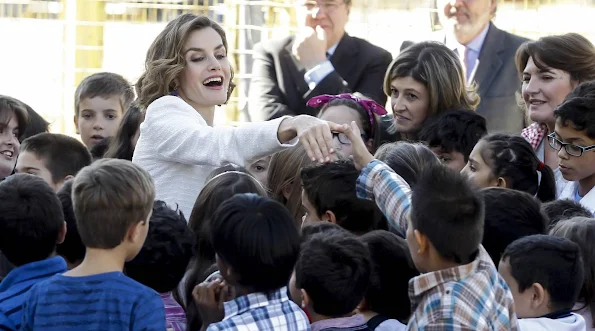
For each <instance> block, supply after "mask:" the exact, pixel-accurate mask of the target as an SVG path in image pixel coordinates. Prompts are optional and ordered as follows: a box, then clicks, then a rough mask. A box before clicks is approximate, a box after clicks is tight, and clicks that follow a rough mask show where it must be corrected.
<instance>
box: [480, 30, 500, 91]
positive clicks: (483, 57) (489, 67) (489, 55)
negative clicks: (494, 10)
mask: <svg viewBox="0 0 595 331" xmlns="http://www.w3.org/2000/svg"><path fill="white" fill-rule="evenodd" d="M503 38H504V34H503V33H502V31H500V30H498V28H496V27H495V26H494V25H493V24H492V23H490V28H489V30H488V34H487V35H486V39H485V41H484V43H483V46H482V47H481V53H479V67H478V68H477V72H476V73H475V79H474V80H475V82H476V83H477V84H478V85H479V94H480V95H483V94H484V93H485V92H486V91H488V90H489V89H490V86H491V85H492V82H493V81H494V78H495V77H496V74H497V73H498V72H499V71H500V69H501V67H502V64H503V61H502V58H501V53H502V51H503V50H505V49H506V46H507V45H503Z"/></svg>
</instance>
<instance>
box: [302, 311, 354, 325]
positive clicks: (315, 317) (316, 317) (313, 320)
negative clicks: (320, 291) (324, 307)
mask: <svg viewBox="0 0 595 331" xmlns="http://www.w3.org/2000/svg"><path fill="white" fill-rule="evenodd" d="M308 314H309V315H310V322H311V323H312V324H313V323H316V322H320V321H326V320H332V319H335V318H345V317H351V316H353V315H354V314H347V315H344V316H335V317H330V316H324V315H320V314H317V313H315V312H314V311H313V310H312V309H309V310H308Z"/></svg>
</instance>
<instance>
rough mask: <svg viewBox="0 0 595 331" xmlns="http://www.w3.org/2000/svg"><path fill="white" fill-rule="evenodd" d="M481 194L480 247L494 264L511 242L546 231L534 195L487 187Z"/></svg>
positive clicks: (543, 218) (543, 219)
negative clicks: (481, 228) (482, 224)
mask: <svg viewBox="0 0 595 331" xmlns="http://www.w3.org/2000/svg"><path fill="white" fill-rule="evenodd" d="M481 193H482V195H483V199H484V203H485V223H484V232H483V233H484V235H483V240H482V244H483V247H484V248H485V250H486V251H487V252H488V254H490V257H491V258H492V261H494V264H495V265H498V263H499V262H500V256H501V255H502V253H503V252H504V250H505V249H506V247H507V246H508V245H509V244H511V243H512V242H513V241H515V240H517V239H519V238H522V237H525V236H530V235H534V234H544V233H545V232H546V224H547V222H548V220H547V216H546V215H544V214H543V213H542V212H541V202H540V201H539V200H538V199H537V198H535V197H534V196H532V195H530V194H528V193H525V192H521V191H517V190H511V189H506V188H488V189H484V190H482V191H481Z"/></svg>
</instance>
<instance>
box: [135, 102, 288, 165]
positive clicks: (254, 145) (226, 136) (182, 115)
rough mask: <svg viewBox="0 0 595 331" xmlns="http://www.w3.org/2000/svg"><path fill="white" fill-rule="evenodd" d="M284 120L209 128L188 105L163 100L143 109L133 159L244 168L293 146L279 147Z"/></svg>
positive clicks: (280, 145)
mask: <svg viewBox="0 0 595 331" xmlns="http://www.w3.org/2000/svg"><path fill="white" fill-rule="evenodd" d="M284 119H285V118H279V119H276V120H272V121H267V122H259V123H246V124H244V125H242V126H239V127H228V126H217V127H210V126H208V125H207V123H206V122H205V121H204V119H203V118H202V117H201V116H200V115H199V114H198V113H197V112H196V111H195V110H194V109H193V108H192V107H191V106H190V105H188V104H186V103H185V102H184V101H182V100H180V99H179V98H177V97H173V96H165V97H162V98H161V99H158V100H156V101H154V103H153V104H151V105H150V106H149V108H148V109H147V113H146V118H145V121H144V122H143V124H141V136H140V139H139V142H138V144H137V145H139V146H137V147H136V149H137V150H138V154H140V155H136V154H137V152H136V150H135V158H136V159H146V158H160V159H163V160H166V161H170V162H171V161H173V162H177V163H182V164H188V165H211V166H220V165H221V164H224V163H233V164H237V165H244V164H245V163H246V161H247V160H254V159H258V158H261V157H263V156H266V155H270V154H274V153H275V152H278V151H280V150H282V149H283V148H286V147H291V146H294V145H295V141H297V139H295V140H294V141H293V142H290V144H281V143H280V142H279V140H278V138H277V131H278V128H279V125H280V124H281V122H282V121H283V120H284ZM151 153H152V154H153V155H151Z"/></svg>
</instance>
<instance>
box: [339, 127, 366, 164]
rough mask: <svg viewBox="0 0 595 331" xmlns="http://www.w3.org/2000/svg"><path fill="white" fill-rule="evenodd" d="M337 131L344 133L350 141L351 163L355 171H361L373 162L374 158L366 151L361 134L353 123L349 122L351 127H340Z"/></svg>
mask: <svg viewBox="0 0 595 331" xmlns="http://www.w3.org/2000/svg"><path fill="white" fill-rule="evenodd" d="M337 131H339V132H342V133H344V134H345V135H346V136H347V138H349V140H350V141H351V149H352V153H353V155H352V156H353V162H354V163H355V168H356V169H357V170H362V169H363V168H365V167H366V166H367V165H368V163H370V162H372V161H373V160H374V156H373V155H372V154H370V152H369V151H368V147H366V144H365V143H364V141H363V140H362V138H361V134H362V133H361V132H360V130H359V127H358V126H357V124H356V123H355V122H351V126H349V125H347V124H345V125H342V126H341V128H340V129H338V130H337Z"/></svg>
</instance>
